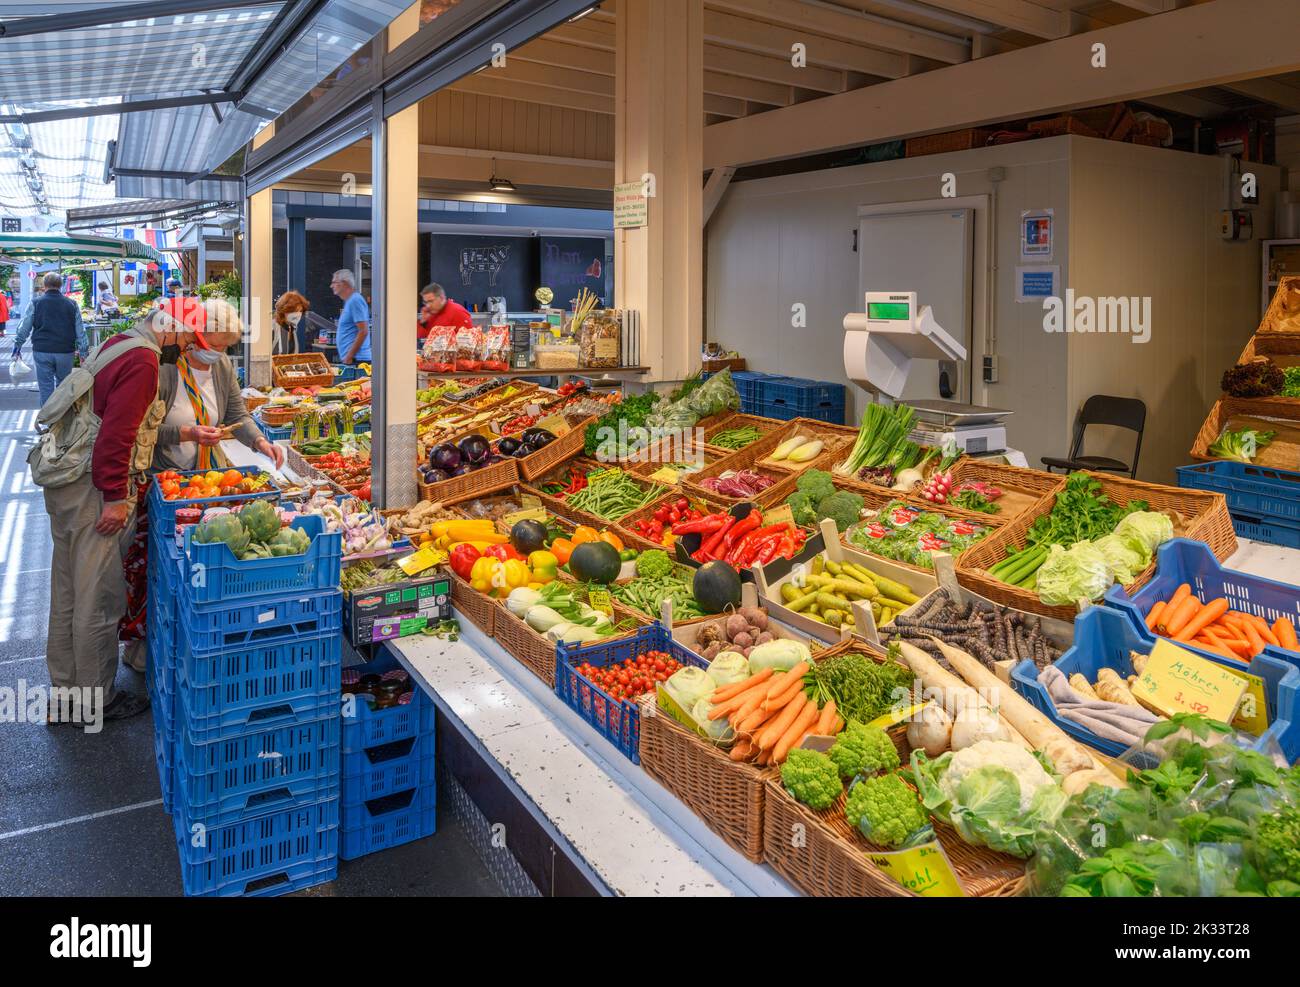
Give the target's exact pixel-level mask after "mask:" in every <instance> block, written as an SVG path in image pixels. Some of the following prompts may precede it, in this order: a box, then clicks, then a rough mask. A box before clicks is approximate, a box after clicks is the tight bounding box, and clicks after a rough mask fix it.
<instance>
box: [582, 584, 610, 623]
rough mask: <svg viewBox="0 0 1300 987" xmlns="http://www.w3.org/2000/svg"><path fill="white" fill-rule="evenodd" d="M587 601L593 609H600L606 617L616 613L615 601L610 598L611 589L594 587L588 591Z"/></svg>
mask: <svg viewBox="0 0 1300 987" xmlns="http://www.w3.org/2000/svg"><path fill="white" fill-rule="evenodd" d="M587 603H588V604H589V605H590V606H591V609H593V610H599V611H600V612H601V613H603V614H604V615H605V616H606V617H609V616H611V615H612V614H613V613H614V601H613V600H612V599H611V598H610V595H609V590H607V589H593V590H589V591H588V592H587Z"/></svg>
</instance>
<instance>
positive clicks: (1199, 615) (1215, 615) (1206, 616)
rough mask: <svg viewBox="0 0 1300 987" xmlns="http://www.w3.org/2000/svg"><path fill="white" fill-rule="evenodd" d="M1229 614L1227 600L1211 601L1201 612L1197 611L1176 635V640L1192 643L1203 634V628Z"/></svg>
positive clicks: (1220, 598) (1221, 598)
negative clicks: (1197, 636) (1191, 641)
mask: <svg viewBox="0 0 1300 987" xmlns="http://www.w3.org/2000/svg"><path fill="white" fill-rule="evenodd" d="M1227 612H1228V601H1227V600H1225V599H1224V598H1223V597H1219V598H1218V599H1217V600H1211V601H1210V602H1209V603H1207V604H1205V606H1203V607H1201V609H1200V610H1198V611H1196V615H1195V616H1193V617H1192V618H1191V619H1190V620H1189V621H1187V623H1186V624H1184V625H1183V629H1182V630H1180V631H1179V632H1178V633H1177V634H1175V635H1174V640H1175V641H1190V640H1191V639H1192V638H1194V637H1196V635H1197V634H1199V633H1200V632H1201V629H1202V628H1203V627H1205V626H1206V625H1208V624H1212V623H1214V622H1215V621H1216V620H1218V619H1219V618H1220V617H1222V616H1223V615H1224V614H1225V613H1227Z"/></svg>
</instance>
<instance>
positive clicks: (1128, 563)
mask: <svg viewBox="0 0 1300 987" xmlns="http://www.w3.org/2000/svg"><path fill="white" fill-rule="evenodd" d="M1092 545H1093V548H1095V549H1097V551H1099V552H1101V554H1102V555H1104V556H1105V557H1106V564H1107V565H1108V566H1110V574H1111V575H1112V576H1114V577H1115V581H1116V582H1117V583H1131V582H1132V581H1133V580H1134V578H1135V577H1136V576H1137V574H1138V573H1139V572H1141V571H1142V570H1143V569H1145V568H1146V567H1147V566H1148V565H1150V564H1151V553H1150V552H1149V551H1147V547H1146V544H1145V543H1144V542H1142V541H1140V540H1138V539H1137V538H1135V537H1133V536H1131V535H1130V536H1128V537H1125V536H1123V535H1118V534H1111V535H1106V537H1104V538H1098V539H1097V540H1096V541H1095V542H1093V543H1092Z"/></svg>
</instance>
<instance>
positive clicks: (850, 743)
mask: <svg viewBox="0 0 1300 987" xmlns="http://www.w3.org/2000/svg"><path fill="white" fill-rule="evenodd" d="M826 755H827V756H828V757H829V758H830V759H831V760H832V761H834V762H835V767H837V768H838V769H839V772H840V777H841V778H852V777H853V776H854V775H869V774H875V773H876V772H877V771H893V770H894V768H896V767H898V765H899V759H898V748H896V747H895V746H894V742H893V741H892V740H890V739H889V734H887V733H885V731H884V730H882V729H880V727H873V726H870V725H867V724H863V723H850V724H849V725H848V726H847V727H845V729H844V732H843V733H841V734H840V735H839V737H837V738H836V740H835V744H834V745H833V746H832V747H831V749H830V750H829V751H827V752H826Z"/></svg>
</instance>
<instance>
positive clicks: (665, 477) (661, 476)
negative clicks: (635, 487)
mask: <svg viewBox="0 0 1300 987" xmlns="http://www.w3.org/2000/svg"><path fill="white" fill-rule="evenodd" d="M678 475H679V474H678V472H677V470H675V469H673V468H672V467H671V466H662V467H660V468H659V469H657V470H655V471H654V472H653V473H651V474H650V479H652V480H656V481H658V482H659V483H668V484H675V483H676V482H677V477H678Z"/></svg>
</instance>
